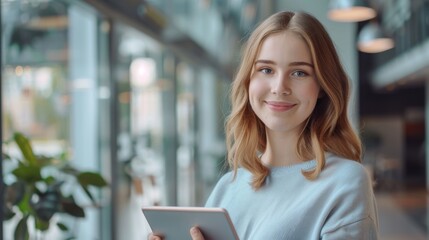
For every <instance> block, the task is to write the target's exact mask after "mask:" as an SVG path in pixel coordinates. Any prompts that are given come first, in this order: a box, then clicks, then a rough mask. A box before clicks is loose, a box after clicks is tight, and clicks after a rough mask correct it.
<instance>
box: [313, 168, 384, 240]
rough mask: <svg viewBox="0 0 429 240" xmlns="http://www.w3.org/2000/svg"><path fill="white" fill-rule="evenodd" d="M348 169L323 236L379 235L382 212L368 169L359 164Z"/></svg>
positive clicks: (362, 238) (362, 239)
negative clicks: (378, 206) (378, 212)
mask: <svg viewBox="0 0 429 240" xmlns="http://www.w3.org/2000/svg"><path fill="white" fill-rule="evenodd" d="M354 165H355V166H350V168H346V169H344V170H345V171H344V172H343V174H347V177H345V176H344V180H345V181H344V183H343V184H340V185H338V188H337V189H336V190H334V192H335V194H333V196H334V197H333V198H332V200H333V201H332V202H331V203H332V204H330V211H329V214H328V217H327V219H326V220H325V224H324V226H323V229H322V231H321V239H324V240H332V239H359V240H376V239H378V214H377V206H376V201H375V197H374V192H373V190H372V182H371V180H370V178H369V175H368V173H367V171H366V170H365V169H364V168H363V167H361V166H359V165H356V164H354Z"/></svg>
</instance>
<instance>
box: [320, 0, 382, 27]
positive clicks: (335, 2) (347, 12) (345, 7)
mask: <svg viewBox="0 0 429 240" xmlns="http://www.w3.org/2000/svg"><path fill="white" fill-rule="evenodd" d="M376 15H377V12H376V11H375V10H374V9H373V8H371V7H370V6H369V3H368V1H365V0H331V1H330V2H329V11H328V18H329V19H331V20H333V21H338V22H360V21H365V20H368V19H371V18H374V17H375V16H376Z"/></svg>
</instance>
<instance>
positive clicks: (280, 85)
mask: <svg viewBox="0 0 429 240" xmlns="http://www.w3.org/2000/svg"><path fill="white" fill-rule="evenodd" d="M271 93H272V94H275V95H290V94H291V93H292V89H291V88H290V86H289V80H288V79H287V78H286V77H283V76H281V75H279V76H277V77H276V78H275V79H273V81H272V86H271Z"/></svg>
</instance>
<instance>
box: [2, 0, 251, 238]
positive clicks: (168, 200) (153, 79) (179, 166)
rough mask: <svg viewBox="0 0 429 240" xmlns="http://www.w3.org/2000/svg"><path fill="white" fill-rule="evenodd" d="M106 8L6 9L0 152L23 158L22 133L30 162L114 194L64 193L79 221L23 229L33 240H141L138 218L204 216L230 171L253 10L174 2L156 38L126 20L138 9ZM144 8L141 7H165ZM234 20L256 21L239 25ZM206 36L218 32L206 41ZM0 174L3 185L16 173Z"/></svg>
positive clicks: (63, 217) (43, 3)
mask: <svg viewBox="0 0 429 240" xmlns="http://www.w3.org/2000/svg"><path fill="white" fill-rule="evenodd" d="M95 2H97V3H95ZM110 2H112V1H110V0H106V1H91V0H88V1H72V0H40V1H12V0H9V1H6V0H2V1H1V4H2V5H1V7H2V9H1V10H2V51H1V53H2V63H3V66H2V88H1V89H2V99H1V104H2V107H3V112H2V117H3V118H2V125H3V136H2V140H3V150H4V151H5V152H6V153H8V154H9V155H11V156H16V158H19V157H20V156H19V153H18V152H19V151H18V147H17V146H16V145H14V144H13V143H11V142H10V141H9V140H10V139H11V138H12V137H13V136H14V134H15V133H16V132H21V133H23V134H24V135H25V136H27V137H29V139H30V140H31V143H32V146H33V147H34V152H35V153H36V154H38V155H45V156H47V157H58V156H60V157H58V159H60V160H61V161H64V165H66V164H69V165H71V166H73V167H75V168H76V169H79V170H82V171H94V172H98V173H100V174H101V175H102V176H103V177H104V178H105V179H106V180H107V182H108V184H109V185H108V187H107V188H105V189H104V190H102V191H97V190H96V189H90V190H91V192H92V193H93V196H94V197H95V199H96V204H94V203H93V202H92V201H91V199H88V197H87V196H86V194H85V191H84V190H82V189H79V188H76V187H75V185H73V184H65V185H64V186H62V187H61V188H62V190H64V191H69V192H74V191H76V192H74V194H75V195H73V196H74V198H75V200H76V203H77V204H79V205H80V206H85V217H84V218H73V217H70V216H67V214H62V213H61V214H56V215H55V217H53V218H52V220H51V224H50V227H49V231H47V232H43V233H42V231H38V230H35V229H36V228H35V226H36V225H35V224H37V223H34V221H32V220H31V219H30V220H28V221H27V223H28V228H29V231H30V235H31V236H37V237H39V238H43V237H45V238H47V239H61V238H67V237H72V236H75V237H76V238H77V239H123V236H127V239H146V236H147V233H148V229H147V227H146V225H145V224H146V223H145V219H144V217H143V215H142V213H141V210H140V208H141V206H143V205H180V206H202V205H204V202H205V200H206V198H207V196H208V194H209V193H210V191H211V189H212V187H213V185H214V184H215V182H216V181H217V179H218V178H219V177H220V176H221V172H222V171H224V170H225V168H224V160H225V147H224V133H223V124H224V117H225V116H226V115H227V113H228V109H229V105H228V101H227V100H228V89H229V83H230V80H231V74H230V72H231V69H233V68H234V65H235V63H236V62H237V57H238V50H239V48H238V47H237V46H238V45H239V44H240V43H239V39H240V34H241V33H243V32H244V31H246V29H248V27H249V26H250V25H249V24H250V22H247V21H251V22H253V21H256V20H255V17H256V15H258V14H259V13H258V14H257V13H256V12H252V6H256V5H254V3H253V1H243V2H242V3H240V4H244V5H246V6H247V4H248V3H249V4H250V7H249V8H248V9H247V8H246V9H247V10H246V11H239V9H240V7H239V6H238V5H237V6H236V5H234V6H233V5H231V6H230V5H225V6H226V7H231V8H232V7H234V9H235V10H231V11H228V12H224V11H223V10H222V9H223V8H221V6H223V5H222V4H220V5H219V2H218V1H213V2H211V3H210V1H201V2H198V3H197V4H196V5H192V4H191V3H192V2H193V1H183V3H182V2H181V1H176V2H175V3H174V4H173V5H174V11H173V10H172V9H170V10H168V9H167V11H165V10H166V9H163V10H162V11H161V12H160V14H165V13H168V12H170V13H174V15H171V16H168V15H165V16H164V17H165V18H166V19H167V20H166V22H169V24H170V25H168V27H167V28H166V29H163V31H162V32H161V30H162V29H161V30H160V33H159V34H154V33H153V32H147V31H146V30H147V29H149V28H145V24H147V23H146V22H144V21H134V20H135V19H134V20H133V19H132V18H130V17H128V16H127V14H124V12H123V10H124V9H128V10H129V9H131V10H133V11H134V10H137V11H138V13H141V12H142V11H141V10H142V9H143V8H140V7H138V8H136V9H132V8H130V6H131V4H130V5H127V4H125V3H119V2H116V1H115V4H116V5H115V6H117V5H120V6H122V7H121V8H110V9H109V6H111V5H109V3H110ZM149 2H150V1H148V2H147V3H141V4H142V6H143V7H148V6H153V7H155V8H158V7H166V6H167V5H168V4H167V5H165V4H164V3H161V2H159V3H156V2H150V3H149ZM179 2H180V4H179ZM136 4H137V3H136ZM160 4H161V5H160ZM182 4H183V5H182ZM240 4H239V5H240ZM164 5H165V6H164ZM191 5H192V6H193V7H192V9H188V8H183V7H184V6H191ZM168 6H169V5H168ZM168 6H167V7H168ZM240 6H241V5H240ZM127 7H128V8H127ZM155 8H154V9H155ZM128 10H127V11H128ZM176 10H177V11H176ZM253 10H255V9H253ZM189 11H190V12H189ZM188 13H189V14H188ZM134 14H136V13H134ZM241 14H247V15H248V16H247V15H246V16H247V17H251V19H247V18H246V16H242V18H243V20H242V21H241V23H240V24H238V25H237V21H236V18H237V17H238V18H241V17H240V16H241ZM249 14H250V15H249ZM130 15H133V14H130ZM167 16H168V17H167ZM207 16H209V17H207ZM225 16H227V18H225ZM228 16H229V17H228ZM246 19H247V20H246ZM172 23H174V24H172ZM243 24H244V25H243ZM207 26H210V28H213V31H209V32H208V33H207V34H202V32H204V31H200V30H201V29H204V28H206V27H207ZM192 29H194V30H192ZM178 32H180V33H181V34H183V35H181V36H183V38H175V36H176V37H177V36H179V35H175V33H178ZM171 37H172V38H171ZM219 49H221V50H222V51H219ZM220 66H223V67H220ZM2 165H3V167H4V176H5V178H4V182H5V183H6V184H7V185H10V184H12V183H13V182H14V181H15V180H16V178H15V177H14V174H13V169H14V167H16V165H17V162H13V161H3V162H2ZM51 168H52V167H51ZM50 174H52V171H46V172H42V175H43V176H42V177H43V178H46V179H48V176H49V175H50ZM56 174H57V173H56ZM47 181H48V180H47ZM46 186H47V185H46ZM46 186H44V187H45V188H46ZM44 187H42V189H43V188H44ZM18 222H19V216H17V217H15V218H12V219H11V220H7V221H4V222H3V223H4V229H5V231H4V236H3V237H4V239H13V236H14V231H15V227H16V226H18V225H19V224H18ZM57 223H60V224H59V225H57ZM62 223H64V225H66V226H68V227H69V228H68V229H64V228H63V227H62ZM145 227H146V228H145Z"/></svg>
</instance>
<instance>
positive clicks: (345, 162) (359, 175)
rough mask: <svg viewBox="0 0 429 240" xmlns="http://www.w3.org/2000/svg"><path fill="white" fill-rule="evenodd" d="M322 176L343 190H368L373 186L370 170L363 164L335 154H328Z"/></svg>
mask: <svg viewBox="0 0 429 240" xmlns="http://www.w3.org/2000/svg"><path fill="white" fill-rule="evenodd" d="M320 177H321V178H324V179H326V180H327V181H329V182H331V183H332V184H333V185H334V186H336V187H337V188H341V189H343V190H349V191H367V190H368V189H372V186H373V183H372V180H371V177H370V176H369V172H368V170H367V169H366V168H365V166H364V165H363V164H361V163H360V162H357V161H354V160H350V159H346V158H343V157H340V156H336V155H334V154H327V156H326V162H325V167H324V169H323V170H322V172H321V173H320Z"/></svg>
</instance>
